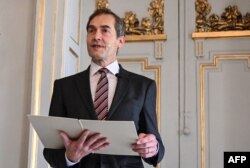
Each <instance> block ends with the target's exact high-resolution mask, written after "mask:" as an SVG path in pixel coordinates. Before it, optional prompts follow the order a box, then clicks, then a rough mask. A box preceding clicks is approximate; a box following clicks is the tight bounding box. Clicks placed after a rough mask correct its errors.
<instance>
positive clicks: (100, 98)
mask: <svg viewBox="0 0 250 168" xmlns="http://www.w3.org/2000/svg"><path fill="white" fill-rule="evenodd" d="M99 73H101V77H100V79H99V81H98V83H97V86H96V92H95V101H94V106H95V111H96V114H97V118H98V119H99V120H104V119H105V118H106V116H107V113H108V78H107V73H108V69H106V68H102V69H100V70H99Z"/></svg>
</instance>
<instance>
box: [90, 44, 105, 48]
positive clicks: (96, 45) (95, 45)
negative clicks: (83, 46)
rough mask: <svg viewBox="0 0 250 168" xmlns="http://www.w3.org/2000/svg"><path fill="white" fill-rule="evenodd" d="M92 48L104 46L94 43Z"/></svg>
mask: <svg viewBox="0 0 250 168" xmlns="http://www.w3.org/2000/svg"><path fill="white" fill-rule="evenodd" d="M92 48H105V47H104V46H102V45H98V44H94V45H92Z"/></svg>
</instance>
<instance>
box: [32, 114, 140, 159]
mask: <svg viewBox="0 0 250 168" xmlns="http://www.w3.org/2000/svg"><path fill="white" fill-rule="evenodd" d="M28 118H29V120H30V122H31V124H32V126H33V128H34V129H35V131H36V133H37V135H38V137H39V139H40V140H41V142H42V144H43V145H44V147H46V148H52V149H61V148H63V147H64V145H63V140H62V138H61V136H60V135H59V131H60V130H62V131H64V132H66V133H67V134H68V135H69V136H70V137H71V138H77V137H79V135H80V134H81V132H82V131H83V130H84V129H89V130H90V131H91V133H94V132H99V133H101V135H102V136H104V137H107V138H108V141H109V143H110V145H109V146H108V147H106V148H104V149H101V150H98V151H95V153H98V154H110V155H138V153H136V152H134V151H133V150H132V148H131V144H132V143H135V142H136V139H137V138H138V136H137V132H136V129H135V125H134V122H133V121H111V120H83V119H80V120H78V119H73V118H65V117H52V116H38V115H28Z"/></svg>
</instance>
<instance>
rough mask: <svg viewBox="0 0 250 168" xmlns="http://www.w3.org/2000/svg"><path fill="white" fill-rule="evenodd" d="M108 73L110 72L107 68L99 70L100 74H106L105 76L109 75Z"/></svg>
mask: <svg viewBox="0 0 250 168" xmlns="http://www.w3.org/2000/svg"><path fill="white" fill-rule="evenodd" d="M108 71H109V70H108V69H107V68H101V69H99V70H98V72H100V73H105V74H107V73H108Z"/></svg>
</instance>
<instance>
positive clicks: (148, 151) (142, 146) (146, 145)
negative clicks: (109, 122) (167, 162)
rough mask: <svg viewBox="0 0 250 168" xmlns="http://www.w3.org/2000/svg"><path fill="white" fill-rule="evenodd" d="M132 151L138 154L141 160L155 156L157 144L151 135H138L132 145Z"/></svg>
mask: <svg viewBox="0 0 250 168" xmlns="http://www.w3.org/2000/svg"><path fill="white" fill-rule="evenodd" d="M132 149H133V151H135V152H138V153H139V155H140V156H141V157H143V158H150V157H152V156H155V155H156V154H157V152H158V142H157V140H156V138H155V135H153V134H144V133H140V134H139V136H138V139H137V141H136V143H134V144H132Z"/></svg>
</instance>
